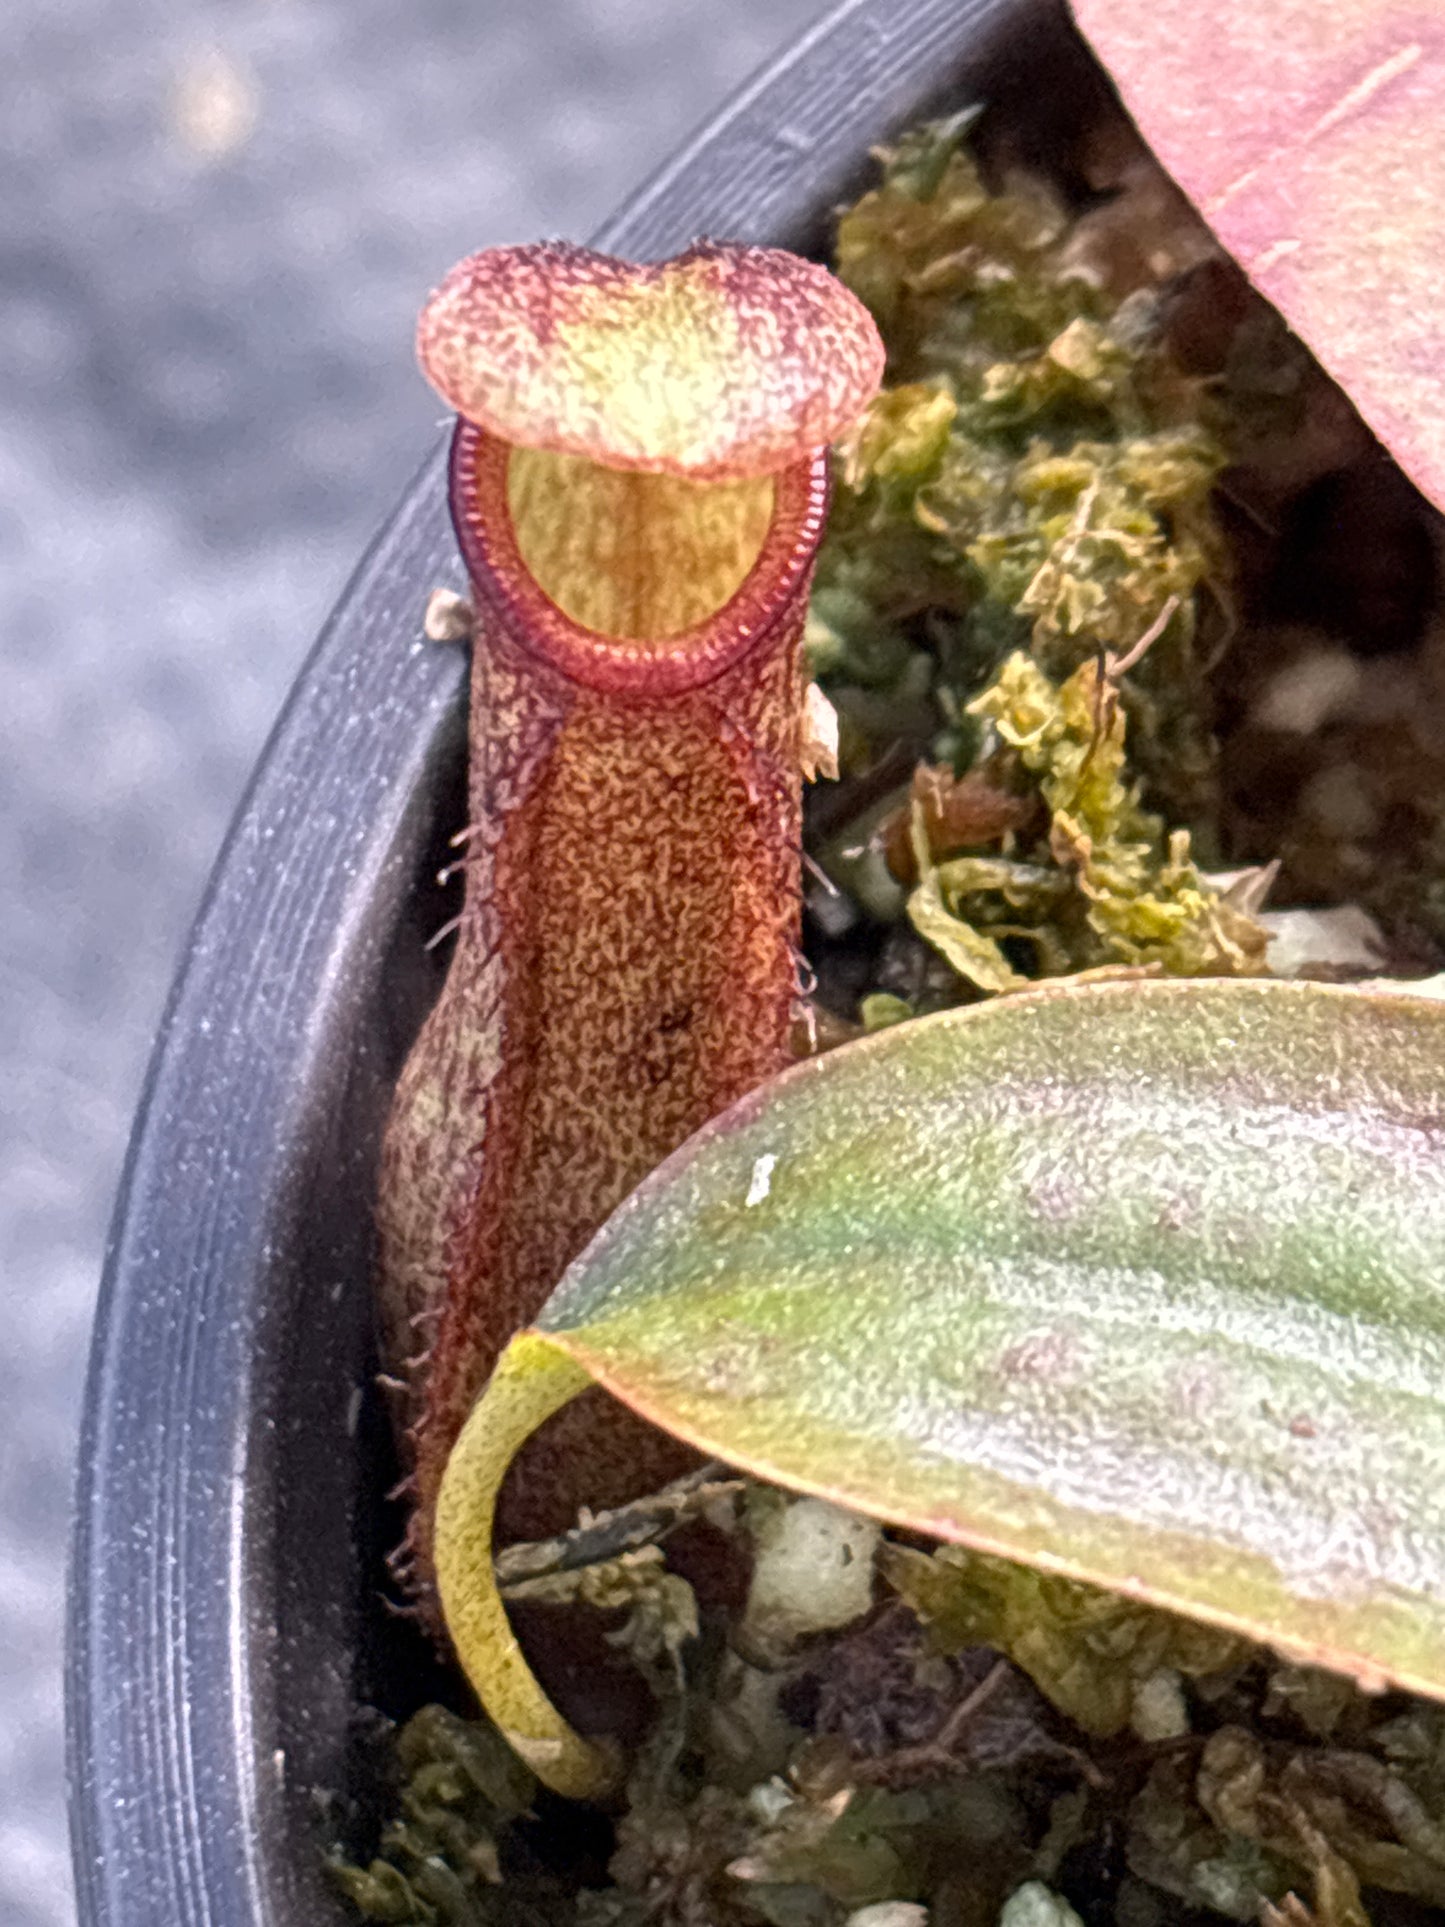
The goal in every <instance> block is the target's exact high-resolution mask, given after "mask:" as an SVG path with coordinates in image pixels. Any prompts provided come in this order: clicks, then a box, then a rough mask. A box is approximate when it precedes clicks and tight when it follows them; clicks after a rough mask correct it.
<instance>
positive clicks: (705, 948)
mask: <svg viewBox="0 0 1445 1927" xmlns="http://www.w3.org/2000/svg"><path fill="white" fill-rule="evenodd" d="M467 438H468V432H467V430H466V429H465V427H463V429H462V431H461V433H460V435H459V442H461V441H463V440H466V439H467ZM485 440H486V438H482V441H483V442H484V441H485ZM470 444H471V446H472V447H473V449H474V451H475V449H476V448H477V447H478V446H479V444H478V442H477V438H476V437H475V436H472V437H470ZM463 466H464V467H465V483H464V490H465V499H464V500H461V501H458V500H457V498H456V497H455V496H454V507H455V508H456V510H457V513H458V519H459V522H464V535H463V542H464V548H465V550H466V553H467V555H468V559H469V563H470V564H471V567H472V570H473V574H474V588H475V589H476V592H477V597H478V623H477V633H476V638H475V642H474V663H473V677H472V709H471V778H470V782H471V823H472V826H473V828H472V834H471V837H470V839H469V841H468V844H467V857H468V867H467V896H466V909H465V914H464V919H463V922H462V925H461V928H460V932H459V936H458V942H457V949H456V953H455V955H454V958H453V961H452V964H451V968H450V971H449V974H448V977H447V981H446V985H445V987H444V989H443V992H442V996H441V999H440V1001H439V1003H438V1004H437V1006H436V1008H435V1010H434V1011H433V1012H432V1014H431V1016H430V1018H429V1019H428V1021H427V1023H426V1025H425V1027H424V1029H423V1031H422V1033H421V1036H420V1038H419V1039H418V1042H417V1044H416V1046H415V1047H414V1049H413V1052H412V1054H411V1057H410V1058H409V1060H408V1062H407V1064H406V1067H405V1070H404V1072H403V1075H402V1079H401V1083H400V1086H399V1088H398V1092H397V1096H396V1099H395V1104H394V1108H393V1112H392V1116H391V1120H390V1123H389V1126H388V1130H387V1135H386V1141H385V1147H384V1152H383V1174H382V1186H381V1197H380V1225H381V1236H382V1253H383V1270H384V1304H385V1310H386V1318H387V1324H388V1330H389V1346H388V1349H389V1352H390V1358H391V1362H392V1369H393V1370H396V1371H398V1372H399V1373H400V1375H401V1376H402V1377H403V1378H405V1380H406V1381H407V1385H408V1404H409V1414H408V1416H409V1422H410V1443H411V1447H412V1454H413V1464H414V1478H415V1498H416V1513H415V1517H414V1523H413V1527H412V1533H411V1542H410V1546H409V1549H408V1550H409V1554H410V1561H411V1567H412V1571H411V1583H412V1585H413V1587H414V1589H415V1590H416V1591H417V1593H418V1594H419V1596H420V1597H421V1598H422V1600H423V1602H424V1603H425V1602H426V1599H427V1595H428V1592H429V1587H430V1571H431V1547H430V1537H431V1514H432V1509H433V1506H434V1503H435V1496H436V1491H437V1487H438V1484H439V1482H440V1478H441V1474H442V1471H443V1469H444V1466H445V1463H446V1458H447V1454H448V1452H449V1451H450V1449H451V1445H452V1443H453V1441H454V1439H455V1437H456V1434H457V1432H458V1430H459V1429H460V1426H461V1424H462V1421H463V1420H464V1418H465V1417H466V1414H467V1412H468V1410H469V1409H470V1407H471V1405H472V1403H473V1401H474V1400H475V1398H476V1396H477V1394H478V1392H479V1391H480V1389H481V1387H482V1385H483V1384H484V1383H485V1381H486V1378H487V1376H488V1374H489V1372H490V1370H491V1367H492V1365H493V1363H494V1362H495V1359H496V1357H497V1354H498V1353H499V1351H500V1350H501V1348H502V1346H503V1344H504V1343H505V1341H506V1340H507V1338H508V1337H510V1336H511V1334H512V1333H513V1332H514V1331H515V1330H517V1329H518V1328H519V1327H520V1326H522V1325H524V1324H526V1323H527V1321H528V1320H529V1319H530V1318H531V1317H532V1315H533V1314H535V1312H536V1311H538V1310H539V1309H540V1307H541V1305H542V1303H543V1301H544V1300H545V1298H546V1297H547V1295H548V1293H549V1292H550V1290H551V1288H552V1286H553V1285H554V1284H555V1283H556V1282H557V1279H558V1278H559V1276H560V1275H561V1273H562V1271H563V1270H564V1269H565V1267H566V1265H567V1264H568V1262H569V1261H570V1260H571V1259H572V1258H573V1257H574V1256H575V1255H576V1254H577V1252H578V1251H579V1250H580V1249H581V1248H582V1246H583V1245H584V1244H585V1243H586V1242H587V1240H588V1239H589V1237H590V1236H591V1235H592V1233H593V1232H594V1231H595V1230H596V1229H597V1227H598V1226H599V1225H600V1224H601V1222H602V1220H603V1219H604V1218H605V1217H606V1216H607V1215H608V1213H609V1212H610V1211H611V1210H612V1208H613V1207H614V1206H615V1205H616V1204H617V1203H618V1202H619V1201H620V1200H621V1199H622V1198H623V1197H624V1196H625V1195H626V1194H627V1192H628V1191H629V1190H631V1189H632V1188H633V1186H634V1185H635V1184H636V1183H637V1182H638V1181H639V1180H640V1179H641V1178H642V1177H644V1176H645V1175H646V1173H647V1172H648V1171H649V1170H651V1169H652V1168H653V1166H655V1165H656V1164H657V1163H658V1162H659V1161H660V1160H661V1159H662V1158H663V1157H664V1156H666V1155H667V1153H668V1152H670V1151H671V1150H673V1149H674V1148H675V1147H676V1146H677V1145H678V1144H680V1143H681V1142H682V1140H683V1139H684V1138H686V1137H687V1136H689V1135H690V1134H691V1132H692V1131H693V1130H695V1129H696V1128H697V1127H698V1126H699V1125H700V1124H702V1123H703V1122H705V1121H706V1119H708V1118H709V1117H711V1116H713V1115H714V1114H715V1113H716V1112H717V1111H719V1110H721V1109H722V1108H724V1107H725V1106H726V1105H727V1104H729V1103H730V1102H732V1100H733V1099H734V1098H736V1097H738V1096H740V1095H742V1094H743V1093H744V1092H746V1091H748V1090H750V1089H752V1088H753V1087H754V1086H755V1085H757V1084H758V1083H760V1082H761V1081H762V1080H763V1079H764V1078H766V1077H768V1076H770V1075H772V1074H773V1073H774V1072H775V1071H777V1070H778V1069H779V1068H781V1067H782V1066H783V1065H784V1064H785V1063H786V1062H787V1061H788V1056H789V1049H788V1031H789V1024H790V1018H791V1014H792V1006H793V1002H794V994H795V975H796V961H795V959H796V943H797V937H798V917H799V878H798V845H799V835H800V824H799V815H800V777H799V736H800V715H801V695H802V675H801V667H800V642H801V634H802V624H803V617H804V614H805V609H806V600H807V585H808V577H809V573H810V569H811V561H812V555H813V551H814V549H815V547H816V543H817V540H818V536H819V534H820V532H821V527H822V519H823V509H824V503H825V499H826V488H827V481H826V457H825V456H824V454H823V453H822V452H821V451H814V452H812V453H810V454H808V455H807V456H805V457H804V459H803V460H802V461H800V462H795V464H794V467H793V469H792V470H791V471H789V472H787V473H786V474H784V475H782V476H780V477H779V483H778V489H777V497H776V503H777V506H776V509H775V525H774V528H773V529H772V531H771V532H770V534H769V536H768V538H767V540H766V541H765V543H764V547H763V551H762V554H761V555H760V557H759V561H758V564H757V566H756V567H755V569H754V570H753V572H752V574H751V575H750V576H749V578H748V580H747V581H746V582H745V583H744V585H743V588H742V589H741V590H740V591H739V593H738V595H737V596H735V597H734V598H733V601H732V602H731V603H729V604H728V605H727V606H726V607H724V608H723V609H722V610H720V611H719V612H718V614H717V616H716V617H715V618H714V619H713V620H712V622H711V623H708V624H704V625H702V626H701V628H700V629H698V630H695V631H690V632H688V633H687V634H686V635H683V636H679V637H677V638H675V639H674V645H673V646H672V647H670V649H669V651H668V652H667V653H665V654H663V655H661V656H658V655H656V654H653V655H651V656H649V657H647V658H645V659H644V660H645V662H647V663H650V664H652V665H653V666H654V669H657V670H659V671H660V673H658V674H657V675H656V678H655V683H656V686H655V687H654V688H651V689H650V688H649V687H648V686H647V684H646V681H645V680H639V677H638V676H637V675H635V674H634V675H630V676H626V677H623V678H622V684H621V686H619V683H618V677H617V674H616V663H617V659H618V652H617V648H616V645H615V644H614V643H613V642H612V641H610V640H609V639H606V638H600V637H594V636H591V635H590V634H589V632H588V631H586V630H584V629H580V628H577V627H575V626H574V625H571V624H569V623H568V622H567V619H566V618H565V617H563V616H562V615H561V614H560V612H559V611H557V610H556V609H555V608H552V607H551V605H547V620H546V623H545V624H541V626H542V627H545V628H546V630H547V634H546V636H545V638H543V637H542V636H540V635H539V633H538V627H537V625H538V624H539V622H540V612H539V611H538V609H537V608H536V607H535V606H534V603H535V596H536V591H535V585H530V587H529V585H528V583H527V580H526V578H525V574H524V572H523V571H522V569H521V565H520V563H519V561H518V559H517V556H516V549H515V544H514V543H512V542H511V540H510V531H509V530H508V529H507V528H506V525H505V517H504V516H502V517H501V518H500V519H498V515H497V504H498V503H499V502H501V501H502V500H503V499H504V497H503V496H502V494H501V483H502V476H503V470H502V468H501V467H500V466H499V465H497V464H495V463H493V464H492V465H491V466H490V467H488V465H487V464H486V462H482V463H481V464H480V466H478V467H472V466H470V465H463ZM456 473H457V465H456V464H454V475H455V474H456ZM487 475H491V477H492V482H491V484H490V487H489V485H488V484H487V482H486V480H485V478H486V476H487ZM479 489H480V490H481V492H482V499H481V501H480V504H479V502H478V490H479ZM489 510H490V512H489ZM489 531H490V532H491V539H489V534H488V532H489ZM529 611H530V616H529V613H528V612H529ZM589 654H590V655H591V656H593V657H595V664H594V665H592V666H593V667H595V670H596V673H595V675H594V676H592V684H595V685H596V686H590V685H589V682H588V680H586V679H585V678H586V677H587V676H588V674H589ZM698 659H701V660H703V661H705V662H706V663H707V665H708V670H709V672H710V679H709V680H705V681H702V682H701V683H700V684H699V682H698V678H697V676H696V674H691V675H682V674H679V673H676V672H677V670H678V665H679V663H683V664H684V665H685V664H686V662H687V661H688V660H694V661H696V660H698ZM568 670H570V671H571V672H572V673H567V671H568ZM412 1354H416V1356H415V1357H414V1358H412V1359H411V1362H410V1364H409V1365H408V1364H406V1363H404V1362H403V1361H406V1360H407V1359H408V1357H409V1355H412ZM675 1454H676V1448H675V1447H673V1446H671V1444H670V1442H667V1441H664V1440H663V1439H662V1437H661V1435H660V1434H657V1433H652V1432H647V1431H646V1430H645V1429H644V1428H642V1427H641V1426H640V1425H639V1424H638V1422H637V1421H636V1420H633V1419H631V1418H629V1417H628V1416H627V1415H626V1414H624V1413H623V1412H622V1411H621V1408H620V1407H616V1406H615V1405H612V1404H611V1403H610V1402H609V1403H608V1404H607V1405H605V1406H603V1407H601V1408H599V1409H596V1410H594V1411H592V1412H591V1413H590V1414H589V1412H588V1410H587V1409H586V1407H585V1405H584V1407H582V1408H579V1409H578V1411H577V1412H575V1413H569V1414H562V1415H560V1416H559V1419H558V1420H557V1421H556V1422H555V1428H549V1430H548V1431H547V1432H544V1433H543V1434H542V1435H540V1437H539V1440H538V1441H537V1442H535V1444H534V1446H533V1447H532V1448H531V1449H530V1450H529V1452H528V1453H526V1454H524V1455H523V1458H522V1460H521V1463H520V1465H519V1467H518V1473H517V1477H516V1478H515V1479H514V1480H513V1481H512V1482H511V1483H510V1484H509V1487H508V1491H507V1493H506V1495H505V1497H504V1505H503V1514H502V1518H501V1521H500V1532H501V1536H502V1537H503V1538H504V1539H505V1538H507V1537H515V1536H533V1535H535V1534H538V1533H547V1532H551V1531H554V1530H557V1529H559V1528H561V1527H562V1526H564V1525H565V1524H567V1523H569V1522H570V1520H571V1519H572V1518H573V1517H574V1516H575V1513H576V1509H577V1507H578V1505H579V1504H581V1503H583V1502H586V1503H589V1504H593V1505H597V1504H604V1503H607V1502H608V1501H609V1500H616V1499H618V1498H621V1497H623V1496H625V1495H626V1494H627V1492H628V1491H629V1490H636V1489H637V1486H638V1483H639V1480H640V1479H641V1480H645V1479H647V1478H649V1477H653V1476H662V1477H665V1476H668V1474H669V1472H670V1470H671V1469H673V1468H674V1466H675Z"/></svg>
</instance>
